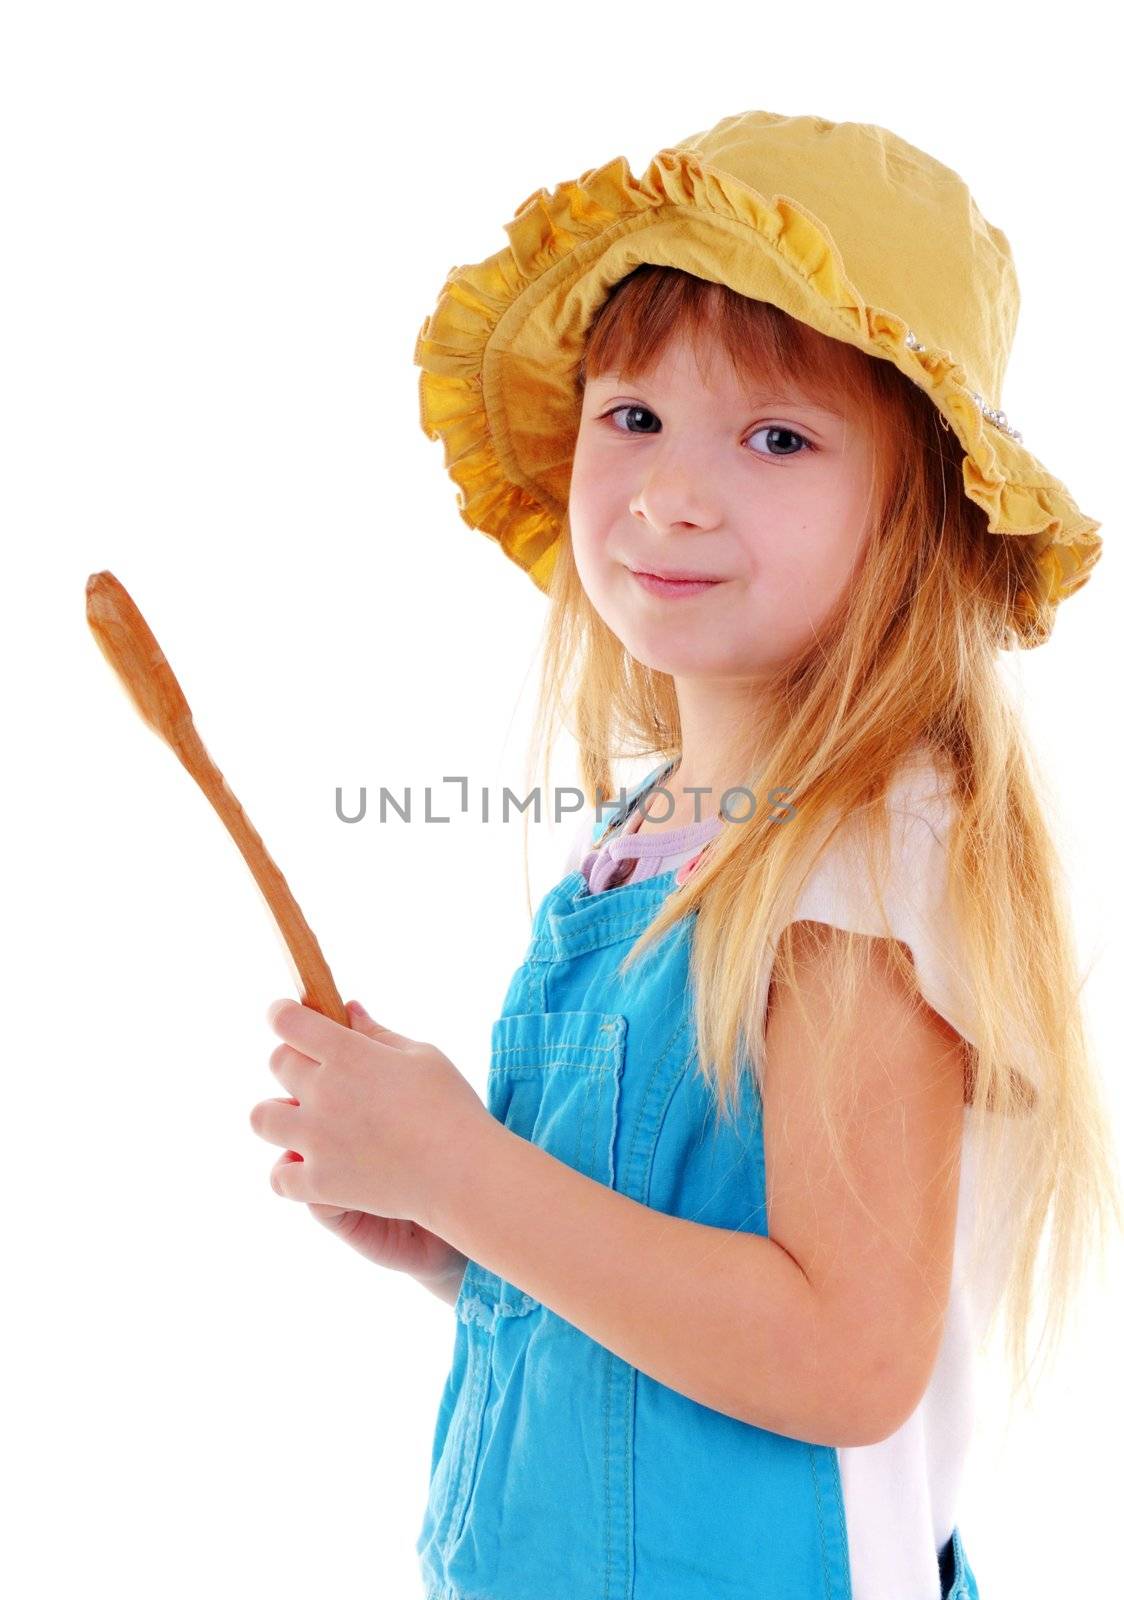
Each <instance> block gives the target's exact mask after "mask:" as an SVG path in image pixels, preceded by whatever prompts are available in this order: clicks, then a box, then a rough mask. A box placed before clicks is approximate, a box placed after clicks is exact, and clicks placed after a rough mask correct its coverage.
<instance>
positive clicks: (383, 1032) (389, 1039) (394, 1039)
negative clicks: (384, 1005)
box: [347, 1000, 414, 1050]
mask: <svg viewBox="0 0 1124 1600" xmlns="http://www.w3.org/2000/svg"><path fill="white" fill-rule="evenodd" d="M347 1014H348V1017H349V1018H350V1020H351V1026H352V1030H353V1031H354V1032H355V1033H365V1034H366V1035H367V1038H368V1039H374V1040H375V1041H376V1043H378V1044H386V1045H390V1046H391V1048H392V1049H395V1050H405V1049H407V1048H408V1047H409V1046H410V1045H411V1044H413V1042H414V1041H413V1040H412V1039H407V1037H406V1035H405V1034H404V1033H395V1032H394V1030H393V1028H384V1027H383V1025H382V1023H381V1022H376V1021H375V1019H374V1017H372V1016H369V1015H368V1013H367V1012H366V1011H364V1009H363V1007H362V1006H361V1005H360V1004H359V1002H358V1000H349V1001H348V1002H347Z"/></svg>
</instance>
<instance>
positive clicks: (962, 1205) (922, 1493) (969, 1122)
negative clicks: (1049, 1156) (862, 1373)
mask: <svg viewBox="0 0 1124 1600" xmlns="http://www.w3.org/2000/svg"><path fill="white" fill-rule="evenodd" d="M631 792H633V791H630V793H631ZM951 804H952V802H951V799H950V796H949V794H948V791H947V789H946V787H945V785H944V783H943V782H942V780H941V779H940V777H939V776H938V773H937V771H936V768H935V767H934V766H933V764H932V763H931V761H930V760H929V758H928V757H927V756H926V755H925V754H924V753H923V752H922V753H920V754H919V755H918V756H917V757H916V758H914V759H911V761H910V762H909V763H908V764H907V765H904V766H903V767H902V768H900V769H899V773H898V775H897V777H896V778H895V780H894V781H893V783H892V784H891V787H890V793H889V796H888V805H889V812H890V820H891V847H890V857H889V861H888V864H887V873H886V878H885V887H884V890H883V902H884V905H885V910H886V921H883V920H882V918H881V916H880V914H879V910H878V906H877V903H876V901H875V899H874V896H873V890H872V887H871V886H870V883H869V877H868V873H867V868H866V864H865V857H864V855H863V853H862V848H861V843H860V841H859V838H858V835H857V833H856V832H855V831H854V830H848V829H847V828H844V829H842V830H841V831H840V833H839V834H837V835H836V837H835V839H834V840H833V841H832V844H831V846H829V848H828V850H827V851H826V852H825V854H824V855H823V856H822V857H821V859H820V861H819V862H818V863H817V865H816V867H815V868H814V869H813V871H812V873H811V874H810V876H809V878H808V881H807V883H806V884H805V887H804V890H803V891H802V893H801V895H800V896H799V898H798V900H797V902H796V905H795V907H794V910H793V913H792V918H791V920H793V921H797V920H805V919H808V920H813V921H817V922H826V923H830V924H832V925H833V926H836V927H841V928H848V929H851V930H853V931H854V932H856V933H865V934H871V935H874V936H878V937H892V938H895V939H900V940H901V941H902V942H903V943H905V944H906V945H908V946H909V949H910V952H911V954H912V957H913V961H914V965H915V968H916V972H917V981H918V987H919V988H920V990H921V993H922V994H923V995H924V997H925V999H926V1000H927V1002H928V1003H929V1005H931V1006H932V1008H933V1010H934V1011H937V1012H939V1013H940V1015H941V1016H942V1017H944V1018H945V1020H946V1021H948V1022H949V1023H951V1024H952V1026H953V1027H954V1028H955V1029H956V1030H957V1032H959V1033H960V1034H961V1035H963V1037H964V1038H965V1039H967V1040H968V1042H969V1043H972V1044H974V1043H975V1042H976V1040H975V1037H974V1034H973V1029H972V1019H971V1010H972V1008H971V1003H970V999H969V994H968V991H967V988H966V986H965V984H964V983H963V981H962V978H961V973H960V969H959V968H958V964H957V952H956V946H955V938H954V934H953V928H952V923H951V918H950V912H949V904H948V883H947V871H946V856H945V850H946V845H947V839H948V828H949V825H950V822H951V817H952V812H951ZM593 825H594V813H593V812H592V811H587V812H584V813H583V817H582V820H581V821H580V822H579V825H578V827H577V829H576V831H575V833H574V835H573V837H572V840H571V843H570V848H569V851H568V853H567V857H566V867H565V870H566V871H576V870H578V869H579V868H580V867H581V865H582V863H583V861H584V860H585V859H586V856H587V855H588V853H589V851H590V850H591V849H592V848H593V845H592V831H593ZM672 842H676V841H672ZM679 842H681V841H679ZM698 849H699V845H698V843H694V844H693V845H691V847H690V848H688V849H686V850H682V849H681V850H680V851H679V853H678V854H676V855H669V856H667V857H664V858H661V859H660V860H659V862H658V863H653V862H652V860H651V859H650V858H649V859H648V860H647V861H646V863H645V866H646V870H647V873H648V875H650V874H651V873H653V872H654V871H657V870H658V871H661V872H666V871H668V870H670V869H671V868H672V867H679V866H680V865H682V864H683V863H684V862H686V861H687V860H689V859H690V858H691V857H692V856H693V855H695V854H697V852H698ZM887 924H888V925H887ZM767 996H768V974H767V973H766V975H765V977H764V979H763V983H762V989H761V992H760V994H759V996H758V1007H759V1010H758V1015H761V1014H762V1012H763V1010H764V1006H765V1003H766V1000H767ZM1029 1075H1030V1076H1031V1077H1032V1081H1033V1073H1031V1074H1029ZM981 1114H982V1113H981V1112H980V1111H979V1110H978V1108H976V1107H974V1106H968V1107H965V1112H964V1137H963V1142H962V1146H961V1162H960V1190H959V1200H958V1209H957V1227H956V1243H955V1247H954V1256H953V1267H952V1282H951V1288H950V1292H949V1302H948V1310H947V1314H946V1320H945V1327H944V1334H943V1337H942V1340H941V1345H940V1349H939V1352H938V1355H937V1360H936V1365H935V1367H934V1370H933V1374H932V1377H931V1378H930V1380H929V1384H928V1387H927V1388H926V1390H925V1393H924V1395H923V1396H922V1398H921V1400H920V1402H919V1403H918V1405H917V1407H916V1408H915V1410H914V1411H913V1413H912V1415H911V1416H910V1417H909V1418H908V1419H907V1421H906V1422H905V1423H904V1424H903V1425H902V1426H901V1427H900V1428H898V1429H897V1431H896V1432H895V1433H893V1434H891V1435H890V1436H889V1437H888V1438H886V1439H883V1440H882V1441H880V1442H879V1443H878V1444H873V1445H858V1446H854V1445H851V1446H843V1447H840V1448H839V1449H838V1457H839V1468H840V1474H841V1478H842V1484H843V1496H844V1505H845V1510H846V1518H847V1539H848V1546H849V1550H850V1563H851V1587H852V1595H853V1600H940V1583H939V1578H938V1577H937V1569H936V1564H935V1560H934V1555H935V1553H936V1552H937V1551H939V1550H940V1549H941V1548H942V1547H943V1546H944V1545H945V1544H946V1543H947V1541H948V1539H949V1538H950V1536H951V1534H952V1529H953V1527H954V1525H955V1524H956V1523H957V1520H958V1514H959V1509H960V1507H959V1491H960V1483H961V1478H962V1476H963V1470H964V1464H965V1461H966V1458H967V1454H968V1448H969V1444H970V1442H971V1438H972V1433H973V1427H974V1421H975V1377H976V1356H977V1348H978V1346H977V1330H978V1329H979V1328H982V1326H983V1325H984V1322H985V1319H986V1317H987V1316H988V1314H989V1313H990V1308H991V1304H992V1299H991V1296H992V1293H993V1280H992V1279H990V1278H978V1279H977V1281H976V1282H975V1283H970V1282H969V1281H968V1278H967V1274H966V1272H965V1267H964V1264H965V1261H966V1257H967V1233H968V1228H969V1224H970V1220H971V1218H972V1215H973V1210H972V1193H973V1175H974V1152H975V1141H974V1137H973V1134H974V1129H975V1126H976V1122H977V1119H978V1117H979V1116H980V1115H981ZM996 1248H997V1249H998V1250H1000V1251H1001V1250H1002V1248H1003V1244H1002V1240H1001V1239H999V1240H998V1241H997V1246H996ZM889 1508H892V1514H888V1511H889Z"/></svg>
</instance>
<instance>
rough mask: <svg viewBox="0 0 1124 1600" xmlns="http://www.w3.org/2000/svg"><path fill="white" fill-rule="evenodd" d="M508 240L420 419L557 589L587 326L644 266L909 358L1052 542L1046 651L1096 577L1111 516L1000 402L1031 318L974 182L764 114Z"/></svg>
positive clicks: (991, 489)
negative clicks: (1103, 529)
mask: <svg viewBox="0 0 1124 1600" xmlns="http://www.w3.org/2000/svg"><path fill="white" fill-rule="evenodd" d="M504 228H505V232H506V233H507V236H508V238H509V240H510V243H509V244H508V246H507V247H506V248H505V249H503V250H500V251H498V252H497V253H496V254H495V255H492V256H489V257H488V258H487V259H486V260H484V261H481V262H479V263H477V264H476V265H473V266H457V267H453V268H451V269H450V271H449V273H448V275H447V277H446V279H445V283H444V285H443V287H442V289H441V293H440V297H439V299H438V301H437V305H436V307H435V308H434V310H433V311H432V312H431V313H430V315H429V316H427V317H426V319H425V321H424V323H423V324H422V327H421V329H420V331H419V333H418V337H417V343H416V346H415V349H414V361H415V363H416V364H417V365H418V366H419V367H420V368H421V369H422V372H421V377H420V379H419V390H420V401H421V425H422V427H423V429H424V430H425V432H426V434H427V435H428V436H429V437H430V438H431V439H438V438H439V439H441V441H442V442H443V444H444V449H445V465H446V467H447V469H448V471H449V474H450V476H451V477H452V478H453V480H454V482H455V483H456V485H457V489H458V493H457V504H458V506H459V509H460V515H461V517H462V518H463V520H464V521H465V522H466V523H467V524H468V525H469V527H471V528H478V529H481V530H482V531H483V532H484V533H486V534H488V535H489V536H490V537H491V538H493V539H495V540H496V541H497V542H498V543H499V545H500V546H501V548H502V549H503V551H504V552H505V554H506V555H508V556H509V557H510V558H511V560H513V561H515V562H517V563H518V565H519V566H521V567H523V568H524V569H525V570H526V571H527V572H528V573H529V574H530V576H531V578H532V579H533V580H534V582H535V584H536V585H537V586H538V588H539V589H541V590H543V591H544V592H545V591H546V589H547V588H548V586H549V582H550V575H551V572H552V570H553V566H554V559H555V556H556V554H557V549H558V539H559V534H560V524H561V522H562V519H563V517H564V516H565V511H566V504H567V498H568V493H569V483H570V474H571V468H572V463H573V450H574V443H575V440H576V437H577V430H578V422H579V418H580V415H581V394H580V391H579V389H578V386H577V382H576V374H577V369H578V366H579V363H580V361H581V358H582V352H583V345H584V340H585V335H586V331H587V330H588V328H589V326H590V323H591V322H592V320H593V318H594V316H595V314H596V312H597V310H598V309H599V307H600V306H601V304H602V303H603V301H604V300H605V298H606V296H607V295H608V292H609V290H610V289H611V288H612V286H613V284H614V283H617V282H618V281H619V280H620V279H621V278H624V277H626V276H627V275H628V273H630V272H631V271H632V270H633V268H634V267H637V266H639V265H640V264H642V263H650V264H653V265H658V266H667V267H678V268H680V269H681V270H683V271H685V272H690V273H692V274H693V275H694V276H696V277H699V278H703V279H707V280H709V281H712V282H715V283H723V284H726V285H727V286H728V287H729V288H731V289H734V290H736V291H737V292H738V293H739V294H743V295H746V296H748V297H749V298H751V299H756V300H765V301H768V302H770V303H771V304H772V305H775V306H778V307H779V308H780V309H781V310H782V311H786V312H788V313H789V314H790V315H791V316H793V317H796V318H798V319H799V320H800V321H801V322H805V323H807V324H809V326H811V327H813V328H815V329H817V330H818V331H819V332H820V333H822V334H825V335H827V336H828V337H829V338H833V339H841V340H843V341H845V342H846V343H847V344H852V345H855V346H857V347H858V348H859V349H860V350H864V351H866V352H868V353H869V354H870V355H872V356H875V357H877V358H879V359H880V360H884V361H892V362H893V363H894V365H895V366H896V367H897V368H898V369H899V370H900V371H901V372H903V373H904V374H905V375H906V377H908V378H910V379H911V380H912V381H913V382H914V383H916V384H918V385H919V386H920V387H921V388H922V389H924V390H925V391H926V393H927V394H928V395H929V397H930V399H931V400H932V401H933V403H934V405H935V406H936V407H937V408H938V410H939V411H940V412H941V413H942V414H943V415H944V417H945V418H946V419H947V421H948V423H949V425H950V427H951V428H952V429H953V431H954V432H955V434H956V436H957V438H958V440H959V441H960V444H961V445H962V446H963V449H964V461H963V477H964V492H965V493H966V494H967V495H968V496H969V498H970V499H971V500H973V501H975V503H976V504H977V505H979V506H982V507H983V508H984V509H985V510H986V511H987V513H988V532H990V533H996V534H1016V535H1020V536H1027V537H1034V538H1035V540H1036V548H1037V551H1038V561H1037V567H1036V570H1037V572H1038V574H1039V582H1038V584H1037V591H1036V593H1035V594H1033V595H1028V596H1023V597H1020V599H1019V607H1020V609H1022V610H1024V612H1025V613H1027V616H1026V618H1025V620H1027V621H1029V622H1030V624H1031V626H1030V628H1029V629H1028V630H1027V631H1028V633H1029V635H1030V637H1031V641H1032V642H1041V640H1042V639H1043V638H1045V637H1047V636H1048V634H1049V632H1050V629H1051V627H1052V624H1053V617H1054V613H1055V610H1056V607H1057V604H1058V602H1059V601H1061V600H1063V599H1064V598H1065V597H1066V596H1067V595H1071V594H1073V593H1074V592H1075V591H1076V590H1077V589H1079V588H1081V586H1082V585H1083V584H1084V583H1085V582H1086V581H1087V580H1088V577H1089V574H1090V572H1091V570H1092V568H1093V566H1094V564H1095V563H1096V561H1097V560H1098V559H1099V557H1100V554H1101V544H1102V541H1101V539H1100V537H1099V536H1098V533H1097V529H1098V528H1100V526H1101V524H1100V523H1099V522H1096V521H1094V520H1093V519H1092V518H1091V517H1088V516H1086V515H1085V514H1084V513H1083V512H1081V511H1079V510H1078V508H1077V506H1076V505H1075V503H1074V501H1073V499H1072V498H1071V496H1070V494H1069V492H1068V490H1067V489H1066V488H1065V487H1064V485H1063V484H1061V483H1060V482H1059V481H1058V479H1057V478H1055V477H1053V476H1052V475H1051V474H1050V473H1049V472H1048V471H1047V470H1046V468H1045V467H1044V466H1043V465H1042V463H1041V462H1040V461H1039V460H1038V459H1037V458H1036V457H1035V456H1033V455H1031V453H1030V451H1029V450H1028V449H1027V448H1026V447H1025V445H1024V444H1023V443H1022V435H1021V433H1019V432H1018V430H1017V429H1016V428H1014V427H1013V426H1012V424H1011V423H1009V422H1008V420H1007V417H1006V415H1005V413H1004V411H1003V410H1002V409H1001V391H1002V386H1003V376H1004V373H1005V371H1006V368H1007V360H1008V356H1009V354H1010V349H1011V342H1012V339H1013V337H1014V333H1015V324H1016V322H1017V320H1018V312H1019V287H1018V280H1017V278H1016V276H1015V268H1014V262H1013V260H1012V255H1011V248H1010V245H1009V243H1008V240H1007V237H1006V235H1005V234H1004V233H1002V232H1001V230H1000V229H999V228H997V227H994V226H993V225H992V224H991V223H990V222H988V221H987V220H986V218H985V217H984V216H983V215H982V214H981V212H980V211H979V209H978V207H977V206H976V203H975V201H974V200H973V199H972V196H971V194H970V193H969V192H968V189H967V187H966V186H965V184H964V181H963V179H962V178H960V177H959V176H958V175H957V174H956V173H955V172H953V171H952V170H951V169H950V168H949V167H946V166H943V165H942V164H941V163H940V162H939V161H936V160H934V159H933V157H932V156H930V155H927V154H926V153H925V152H924V151H922V150H918V149H917V148H916V147H915V146H913V145H911V144H907V143H906V141H905V140H904V139H901V138H899V137H898V136H897V135H896V134H894V133H891V132H889V131H888V130H887V129H885V128H880V127H877V126H875V125H873V124H871V123H865V122H829V121H827V120H826V119H825V118H823V117H813V116H798V117H788V116H782V115H779V114H777V113H774V112H770V111H745V112H742V113H740V114H738V115H735V116H730V117H724V118H722V120H721V121H720V122H718V123H716V124H715V126H714V127H713V128H711V129H710V130H709V131H708V132H706V133H699V134H693V135H691V136H690V137H689V138H686V139H682V140H680V142H679V143H678V144H675V145H672V146H670V147H669V148H666V149H662V150H660V151H658V152H657V154H656V155H655V156H654V157H653V159H652V161H651V164H650V165H649V167H648V169H647V171H646V172H644V173H643V174H642V176H640V177H634V176H633V174H632V172H631V171H630V169H629V166H628V162H627V161H626V160H625V158H624V157H623V156H617V157H615V158H614V159H613V160H612V161H608V162H606V163H605V164H604V166H600V167H593V168H590V169H589V171H587V172H583V173H582V175H581V177H579V178H576V179H574V180H572V181H569V182H565V183H561V184H559V185H558V186H557V188H555V189H553V190H551V191H547V190H546V189H536V190H535V192H534V193H533V194H532V195H529V196H528V198H527V199H526V200H524V201H523V203H522V204H521V205H520V206H518V207H517V209H516V212H515V216H514V217H513V218H512V220H511V221H510V222H508V223H505V224H504Z"/></svg>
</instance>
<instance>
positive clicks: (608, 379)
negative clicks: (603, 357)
mask: <svg viewBox="0 0 1124 1600" xmlns="http://www.w3.org/2000/svg"><path fill="white" fill-rule="evenodd" d="M649 381H650V380H649V379H648V378H646V377H643V376H640V377H637V376H635V375H633V374H630V373H622V372H603V373H601V374H600V376H599V377H596V378H590V380H589V383H588V384H587V387H588V388H593V387H594V386H595V385H597V384H602V383H603V384H606V385H608V386H611V387H616V386H618V385H622V384H623V385H625V386H626V387H627V386H628V384H629V383H635V384H638V385H640V386H644V385H646V384H647V383H648V382H649ZM742 399H743V400H744V401H745V403H746V404H747V405H750V406H763V405H764V406H768V405H780V406H797V407H799V409H800V410H801V411H818V412H820V413H821V414H822V415H823V416H825V417H834V418H835V419H836V420H837V421H838V422H842V421H843V420H844V417H843V413H842V412H841V411H838V410H836V408H835V407H834V406H831V405H828V404H827V403H826V402H825V401H823V400H812V399H807V398H805V397H804V396H802V395H800V394H799V393H797V392H796V391H795V390H782V389H745V390H743V391H742Z"/></svg>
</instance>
